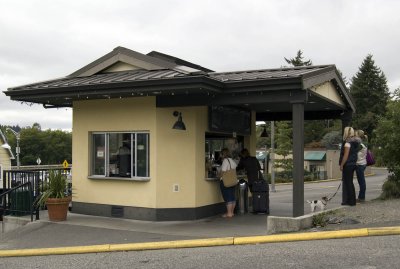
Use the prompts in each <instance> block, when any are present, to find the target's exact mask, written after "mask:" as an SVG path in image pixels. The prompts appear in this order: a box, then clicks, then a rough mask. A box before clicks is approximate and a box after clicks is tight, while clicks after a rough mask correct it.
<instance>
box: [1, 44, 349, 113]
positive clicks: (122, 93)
mask: <svg viewBox="0 0 400 269" xmlns="http://www.w3.org/2000/svg"><path fill="white" fill-rule="evenodd" d="M135 59H136V60H138V63H139V67H140V65H142V68H145V69H136V70H129V71H119V72H108V73H107V72H105V70H107V68H108V67H110V66H111V65H113V64H115V63H117V62H118V61H122V62H124V61H126V63H128V64H132V65H133V66H137V65H135V62H134V60H135ZM143 62H146V63H149V64H150V65H149V66H148V68H147V67H145V65H144V64H142V63H143ZM196 68H198V69H196ZM205 70H207V69H206V68H203V67H201V66H199V65H195V64H193V63H190V62H187V61H185V60H182V59H179V58H176V57H173V56H170V55H166V54H162V53H158V52H151V53H149V54H148V55H144V54H141V53H138V52H135V51H132V50H128V49H125V48H122V47H117V48H116V49H114V50H113V51H112V52H110V53H108V54H106V55H104V56H103V57H100V58H99V59H97V60H95V61H94V62H92V63H90V64H88V65H86V66H85V67H83V68H81V69H79V70H78V71H76V72H74V73H72V74H71V75H69V76H66V77H63V78H58V79H54V80H48V81H43V82H38V83H33V84H28V85H22V86H18V87H13V88H9V89H8V90H7V91H5V92H4V93H5V94H6V95H7V96H10V98H11V99H12V100H17V101H21V102H27V103H39V104H43V106H45V107H46V108H50V107H72V106H73V102H74V101H79V100H93V99H111V98H128V97H137V96H155V97H156V105H157V107H176V106H213V105H217V106H218V105H230V106H237V107H240V108H244V109H246V110H252V111H255V112H256V117H257V120H261V121H262V120H273V119H275V120H283V119H289V120H290V119H291V117H292V113H291V111H292V104H293V103H298V102H302V103H304V104H305V109H304V111H305V118H306V119H326V118H338V117H340V116H341V115H342V114H343V111H353V112H354V111H355V107H354V102H353V100H352V98H351V95H350V94H349V92H348V90H347V88H346V86H345V84H344V83H343V81H342V79H341V77H340V75H339V74H338V72H337V70H336V67H335V66H334V65H320V66H305V67H289V68H276V69H259V70H243V71H235V72H206V71H205ZM326 82H331V83H332V84H333V86H334V87H335V88H336V91H337V93H338V94H339V96H340V98H342V100H343V101H344V104H338V103H337V102H334V101H332V100H330V99H329V98H326V97H324V96H321V95H319V94H318V93H317V92H313V91H311V90H309V89H310V88H311V87H313V86H317V85H321V84H324V83H326Z"/></svg>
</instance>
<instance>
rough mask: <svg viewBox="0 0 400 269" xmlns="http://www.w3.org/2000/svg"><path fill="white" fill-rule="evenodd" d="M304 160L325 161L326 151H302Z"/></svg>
mask: <svg viewBox="0 0 400 269" xmlns="http://www.w3.org/2000/svg"><path fill="white" fill-rule="evenodd" d="M304 160H305V161H325V160H326V151H306V152H304Z"/></svg>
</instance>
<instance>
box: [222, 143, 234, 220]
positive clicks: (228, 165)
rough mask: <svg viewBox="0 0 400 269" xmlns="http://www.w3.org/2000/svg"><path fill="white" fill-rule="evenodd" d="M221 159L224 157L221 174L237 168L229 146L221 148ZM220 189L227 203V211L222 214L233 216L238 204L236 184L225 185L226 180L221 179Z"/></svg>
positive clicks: (228, 216) (227, 216)
mask: <svg viewBox="0 0 400 269" xmlns="http://www.w3.org/2000/svg"><path fill="white" fill-rule="evenodd" d="M221 159H222V165H221V170H220V174H222V173H223V172H226V171H228V170H231V169H235V170H236V166H237V165H236V162H235V161H234V160H233V159H232V158H231V157H230V153H229V150H228V149H227V148H223V149H222V150H221ZM219 184H220V189H221V193H222V197H223V199H224V202H225V205H226V213H225V214H223V215H222V217H224V218H232V217H233V216H234V213H233V212H234V210H235V206H236V197H235V188H236V186H233V187H225V186H224V182H223V181H222V180H220V183H219Z"/></svg>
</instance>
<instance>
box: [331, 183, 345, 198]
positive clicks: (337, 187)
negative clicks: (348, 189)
mask: <svg viewBox="0 0 400 269" xmlns="http://www.w3.org/2000/svg"><path fill="white" fill-rule="evenodd" d="M340 186H342V181H340V184H339V186H338V187H337V190H336V192H335V193H334V194H333V195H332V197H331V198H329V199H328V201H330V200H332V199H333V197H335V195H336V193H337V192H338V191H339V188H340Z"/></svg>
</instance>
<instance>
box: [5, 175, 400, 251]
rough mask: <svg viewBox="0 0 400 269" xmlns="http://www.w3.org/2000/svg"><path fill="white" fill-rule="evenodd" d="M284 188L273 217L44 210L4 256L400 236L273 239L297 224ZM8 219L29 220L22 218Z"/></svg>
mask: <svg viewBox="0 0 400 269" xmlns="http://www.w3.org/2000/svg"><path fill="white" fill-rule="evenodd" d="M370 182H371V180H370ZM337 184H338V183H337V182H332V183H329V182H325V183H324V185H322V186H321V188H322V189H323V190H324V192H330V193H332V192H334V191H335V190H336V188H337ZM378 185H381V183H379V184H378ZM370 186H371V187H370V188H369V191H370V193H369V195H368V197H376V195H375V194H377V193H379V192H380V188H373V187H372V185H371V184H370ZM279 188H280V189H279V190H278V191H277V192H276V193H270V199H271V206H270V213H271V215H270V216H267V215H253V214H251V213H247V214H244V215H236V216H235V217H234V218H228V219H227V218H222V217H221V216H214V217H210V218H206V219H201V220H195V221H173V222H171V221H169V222H151V221H137V220H129V219H119V218H106V217H97V216H89V215H81V214H74V213H70V212H69V213H68V219H67V221H63V222H49V221H48V217H47V211H41V212H40V218H41V219H40V220H39V221H34V222H29V221H28V217H27V218H25V221H26V222H28V224H26V225H24V226H23V227H21V228H19V229H17V230H14V231H11V232H8V233H3V234H0V256H24V255H51V254H72V253H93V252H103V251H122V250H145V249H160V248H177V247H196V246H218V245H235V244H255V243H267V242H282V241H298V240H316V239H328V238H343V237H354V236H371V235H384V234H400V221H399V223H398V224H397V222H396V223H394V224H393V226H396V227H392V228H371V227H367V226H366V227H359V228H361V229H352V230H343V231H329V232H327V231H325V232H305V233H285V234H277V235H267V228H268V225H270V223H269V222H270V221H271V220H272V219H274V218H275V219H276V218H288V219H290V220H291V221H292V219H293V218H290V215H291V209H292V204H291V202H290V199H289V198H288V197H290V196H291V190H290V186H286V187H285V186H281V187H279ZM312 189H315V188H312V186H307V187H306V193H309V196H314V195H315V194H314V193H313V192H312V191H313V190H312ZM340 200H341V198H340V197H339V195H338V196H336V197H335V199H333V200H332V202H331V203H330V204H329V206H328V209H331V210H332V209H334V208H337V207H338V204H339V203H340ZM305 208H306V207H305ZM308 217H309V216H308ZM7 219H8V220H10V221H11V220H15V221H23V219H22V218H13V217H7ZM268 223H269V224H268ZM397 225H399V226H397ZM270 226H271V225H270Z"/></svg>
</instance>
